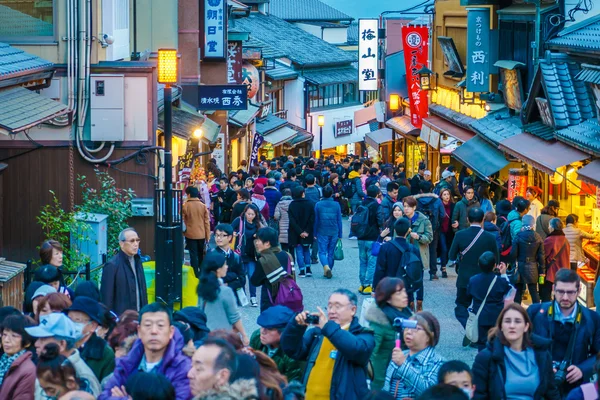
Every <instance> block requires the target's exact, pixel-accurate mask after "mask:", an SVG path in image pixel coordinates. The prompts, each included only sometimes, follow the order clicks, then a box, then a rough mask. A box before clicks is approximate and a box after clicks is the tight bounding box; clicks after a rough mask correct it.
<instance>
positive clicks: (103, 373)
mask: <svg viewBox="0 0 600 400" xmlns="http://www.w3.org/2000/svg"><path fill="white" fill-rule="evenodd" d="M80 354H81V358H82V359H83V360H84V361H85V363H86V364H87V365H88V367H90V369H91V370H92V372H93V373H94V375H95V376H96V378H98V382H102V379H104V378H105V377H107V376H108V375H110V374H112V373H113V372H114V370H115V353H114V352H113V350H112V349H111V348H110V346H109V345H108V343H106V341H104V340H103V339H101V338H99V337H98V336H96V334H95V333H94V334H92V337H91V338H90V339H89V340H88V341H87V342H86V344H85V345H83V348H82V349H80Z"/></svg>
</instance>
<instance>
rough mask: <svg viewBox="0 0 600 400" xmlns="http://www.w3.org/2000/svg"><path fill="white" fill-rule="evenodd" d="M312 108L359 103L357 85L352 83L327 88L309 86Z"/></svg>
mask: <svg viewBox="0 0 600 400" xmlns="http://www.w3.org/2000/svg"><path fill="white" fill-rule="evenodd" d="M308 97H309V104H310V108H311V109H314V108H322V107H335V106H343V105H345V104H352V103H356V102H357V101H358V94H357V92H356V84H355V83H352V82H348V83H338V84H335V85H327V86H313V85H311V86H309V88H308Z"/></svg>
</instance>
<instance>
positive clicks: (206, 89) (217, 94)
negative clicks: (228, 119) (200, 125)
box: [198, 85, 248, 110]
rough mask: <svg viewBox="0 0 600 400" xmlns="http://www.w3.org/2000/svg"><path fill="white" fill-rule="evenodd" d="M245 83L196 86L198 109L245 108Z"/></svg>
mask: <svg viewBox="0 0 600 400" xmlns="http://www.w3.org/2000/svg"><path fill="white" fill-rule="evenodd" d="M247 109H248V87H247V86H246V85H200V86H198V110H247Z"/></svg>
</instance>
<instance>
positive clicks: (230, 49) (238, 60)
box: [227, 41, 243, 85]
mask: <svg viewBox="0 0 600 400" xmlns="http://www.w3.org/2000/svg"><path fill="white" fill-rule="evenodd" d="M242 62H243V60H242V42H238V41H235V42H229V43H228V44H227V83H233V84H238V85H239V84H240V83H242Z"/></svg>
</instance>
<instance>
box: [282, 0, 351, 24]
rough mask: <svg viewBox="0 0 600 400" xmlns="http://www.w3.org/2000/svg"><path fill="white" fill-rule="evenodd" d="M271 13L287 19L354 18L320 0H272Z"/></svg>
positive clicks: (344, 19) (347, 19) (346, 19)
mask: <svg viewBox="0 0 600 400" xmlns="http://www.w3.org/2000/svg"><path fill="white" fill-rule="evenodd" d="M271 14H273V15H275V16H277V17H279V18H281V19H284V20H286V21H351V20H353V19H354V18H352V17H351V16H349V15H348V14H344V13H343V12H341V11H340V10H337V9H335V8H333V7H331V6H329V5H327V4H325V3H323V2H322V1H319V0H271Z"/></svg>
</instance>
